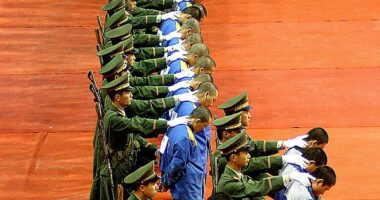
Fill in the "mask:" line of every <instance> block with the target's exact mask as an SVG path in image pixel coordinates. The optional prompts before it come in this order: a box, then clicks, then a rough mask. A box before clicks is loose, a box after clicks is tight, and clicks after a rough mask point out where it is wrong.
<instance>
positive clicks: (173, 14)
mask: <svg viewBox="0 0 380 200" xmlns="http://www.w3.org/2000/svg"><path fill="white" fill-rule="evenodd" d="M178 15H179V12H176V11H174V12H170V13H165V14H162V15H161V20H167V19H172V20H176V19H178Z"/></svg>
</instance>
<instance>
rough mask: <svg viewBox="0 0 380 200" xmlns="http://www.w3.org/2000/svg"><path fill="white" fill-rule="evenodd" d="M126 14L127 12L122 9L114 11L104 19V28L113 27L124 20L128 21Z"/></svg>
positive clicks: (127, 14)
mask: <svg viewBox="0 0 380 200" xmlns="http://www.w3.org/2000/svg"><path fill="white" fill-rule="evenodd" d="M128 16H129V13H128V12H127V11H126V10H124V9H121V10H119V11H117V12H115V13H114V14H112V15H111V16H110V17H109V18H107V19H106V22H105V24H104V28H105V30H106V31H107V30H108V29H110V28H114V27H117V26H120V25H122V24H124V23H125V22H126V21H128Z"/></svg>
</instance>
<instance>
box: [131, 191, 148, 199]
mask: <svg viewBox="0 0 380 200" xmlns="http://www.w3.org/2000/svg"><path fill="white" fill-rule="evenodd" d="M134 193H135V196H136V197H137V198H138V199H139V200H147V199H148V197H145V195H144V193H143V192H142V191H140V190H138V191H135V192H134Z"/></svg>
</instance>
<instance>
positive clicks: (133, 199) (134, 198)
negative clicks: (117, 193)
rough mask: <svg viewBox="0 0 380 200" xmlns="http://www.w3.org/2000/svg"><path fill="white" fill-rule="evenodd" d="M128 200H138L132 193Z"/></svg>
mask: <svg viewBox="0 0 380 200" xmlns="http://www.w3.org/2000/svg"><path fill="white" fill-rule="evenodd" d="M128 200H140V199H139V198H137V197H136V195H135V193H134V192H132V193H131V196H129V197H128Z"/></svg>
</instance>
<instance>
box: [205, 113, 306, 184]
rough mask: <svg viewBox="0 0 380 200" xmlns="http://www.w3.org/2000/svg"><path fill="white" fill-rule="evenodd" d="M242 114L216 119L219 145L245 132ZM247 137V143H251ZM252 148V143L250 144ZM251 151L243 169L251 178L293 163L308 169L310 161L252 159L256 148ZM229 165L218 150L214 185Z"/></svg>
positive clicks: (297, 158) (213, 162)
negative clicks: (252, 153)
mask: <svg viewBox="0 0 380 200" xmlns="http://www.w3.org/2000/svg"><path fill="white" fill-rule="evenodd" d="M241 114H242V112H238V113H235V114H232V115H227V116H224V117H221V118H219V119H216V120H214V121H213V122H212V124H213V125H214V126H215V127H216V130H217V137H218V138H220V140H219V144H223V143H224V142H226V141H227V140H229V139H230V138H232V137H234V136H236V135H237V134H239V133H241V132H242V130H243V127H242V122H241ZM248 138H249V137H248V136H247V141H248V143H249V140H248ZM249 144H250V146H251V143H249ZM251 147H252V148H250V151H249V154H250V155H249V156H250V159H249V163H248V165H247V166H246V167H245V168H244V169H242V173H243V174H245V175H249V176H250V177H251V178H258V177H259V175H260V174H261V173H264V172H268V171H269V170H272V169H281V167H283V166H284V165H286V164H288V163H291V164H297V165H299V166H300V167H302V168H306V167H307V163H308V161H307V160H306V159H304V158H303V157H301V156H261V157H252V155H251V152H253V151H254V147H253V146H251ZM226 164H227V160H226V158H225V157H222V156H221V154H220V152H219V151H218V150H216V151H215V153H214V154H213V155H212V156H211V174H212V178H213V183H214V184H216V183H217V182H218V180H219V178H220V176H221V174H222V173H223V171H224V169H225V167H226Z"/></svg>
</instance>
